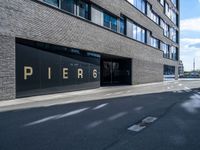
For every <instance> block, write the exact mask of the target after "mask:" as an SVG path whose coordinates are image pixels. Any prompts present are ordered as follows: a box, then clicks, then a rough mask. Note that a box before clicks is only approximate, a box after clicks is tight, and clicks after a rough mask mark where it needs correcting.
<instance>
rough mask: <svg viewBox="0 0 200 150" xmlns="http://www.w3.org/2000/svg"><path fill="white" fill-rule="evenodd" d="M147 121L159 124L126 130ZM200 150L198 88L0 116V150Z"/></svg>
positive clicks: (21, 110) (53, 106) (36, 108)
mask: <svg viewBox="0 0 200 150" xmlns="http://www.w3.org/2000/svg"><path fill="white" fill-rule="evenodd" d="M187 82H188V84H191V82H190V81H187ZM176 85H177V86H178V83H177V84H176ZM199 85H200V82H199ZM149 86H150V85H149ZM166 86H168V87H169V85H166ZM173 86H175V85H173ZM199 87H200V86H199ZM36 103H37V102H36ZM46 103H48V102H46ZM148 116H152V117H156V118H158V119H157V120H156V121H155V122H153V123H151V124H149V125H147V126H146V128H144V129H143V130H141V131H140V132H135V131H129V130H128V128H129V127H130V126H132V125H134V124H137V123H139V122H140V121H141V120H142V119H144V118H145V117H148ZM199 149H200V89H198V88H195V89H190V88H188V87H187V88H186V87H183V90H177V91H167V92H154V93H149V94H141V95H132V96H122V97H116V98H110V99H103V100H94V101H84V102H77V103H69V104H60V105H52V106H41V107H35V108H28V107H27V108H23V109H16V110H15V109H12V110H9V109H8V110H7V111H3V112H0V150H199Z"/></svg>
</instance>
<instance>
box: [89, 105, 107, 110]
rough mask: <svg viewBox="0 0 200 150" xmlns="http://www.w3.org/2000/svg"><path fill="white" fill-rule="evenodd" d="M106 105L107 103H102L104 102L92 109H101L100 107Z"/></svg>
mask: <svg viewBox="0 0 200 150" xmlns="http://www.w3.org/2000/svg"><path fill="white" fill-rule="evenodd" d="M107 105H108V103H104V104H101V105H98V106H96V107H94V108H93V110H97V109H101V108H103V107H105V106H107Z"/></svg>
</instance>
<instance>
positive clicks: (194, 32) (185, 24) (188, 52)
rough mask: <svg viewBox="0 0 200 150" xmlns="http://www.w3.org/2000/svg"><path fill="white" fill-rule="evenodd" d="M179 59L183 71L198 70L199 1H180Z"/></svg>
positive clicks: (199, 49) (199, 60) (199, 43)
mask: <svg viewBox="0 0 200 150" xmlns="http://www.w3.org/2000/svg"><path fill="white" fill-rule="evenodd" d="M180 59H181V60H182V61H183V65H184V70H185V71H191V70H193V60H194V59H195V62H196V63H195V64H196V69H200V0H180Z"/></svg>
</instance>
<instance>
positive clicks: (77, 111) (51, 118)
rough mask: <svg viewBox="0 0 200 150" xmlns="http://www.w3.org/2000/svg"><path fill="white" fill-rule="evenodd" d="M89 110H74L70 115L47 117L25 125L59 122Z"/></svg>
mask: <svg viewBox="0 0 200 150" xmlns="http://www.w3.org/2000/svg"><path fill="white" fill-rule="evenodd" d="M87 109H89V107H87V108H82V109H78V110H74V111H71V112H68V113H65V114H58V115H53V116H49V117H45V118H43V119H40V120H37V121H33V122H30V123H27V124H25V125H24V127H27V126H32V125H37V124H40V123H44V122H47V121H50V120H58V119H61V118H64V117H69V116H72V115H76V114H79V113H81V112H83V111H85V110H87Z"/></svg>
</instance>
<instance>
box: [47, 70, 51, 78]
mask: <svg viewBox="0 0 200 150" xmlns="http://www.w3.org/2000/svg"><path fill="white" fill-rule="evenodd" d="M48 79H51V68H50V67H49V68H48Z"/></svg>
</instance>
